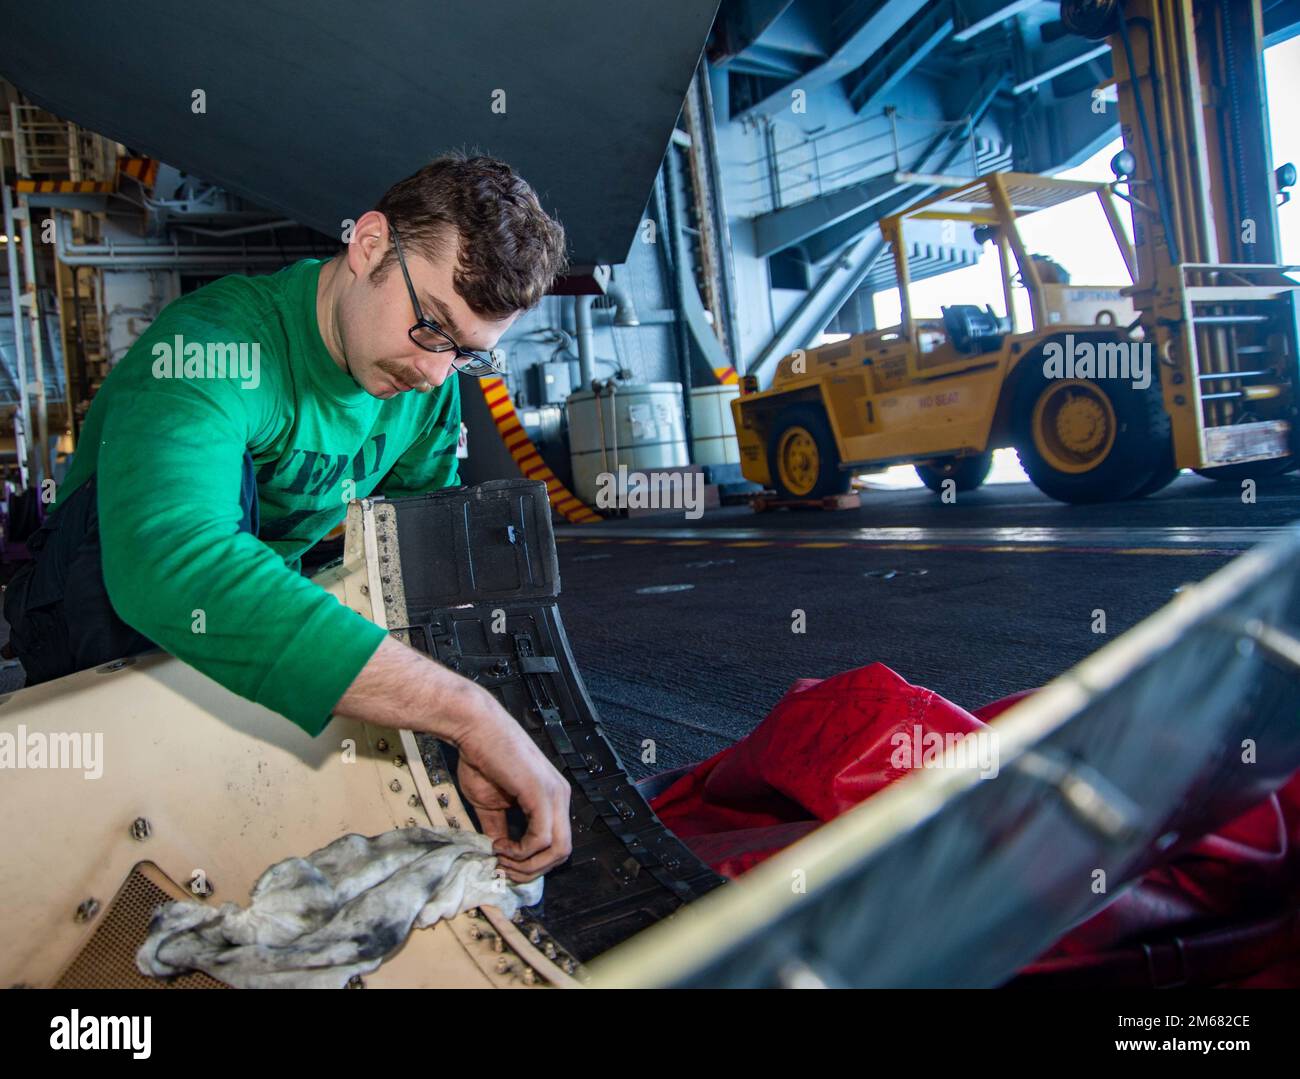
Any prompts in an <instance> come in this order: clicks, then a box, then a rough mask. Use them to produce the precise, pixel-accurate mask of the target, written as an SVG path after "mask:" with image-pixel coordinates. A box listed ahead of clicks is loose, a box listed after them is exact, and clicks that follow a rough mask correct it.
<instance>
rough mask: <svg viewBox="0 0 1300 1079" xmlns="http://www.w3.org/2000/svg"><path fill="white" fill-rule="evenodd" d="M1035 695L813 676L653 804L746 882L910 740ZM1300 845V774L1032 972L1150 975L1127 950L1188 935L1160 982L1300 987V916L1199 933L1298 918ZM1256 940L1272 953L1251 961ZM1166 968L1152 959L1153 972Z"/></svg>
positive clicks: (1258, 948)
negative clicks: (958, 692)
mask: <svg viewBox="0 0 1300 1079" xmlns="http://www.w3.org/2000/svg"><path fill="white" fill-rule="evenodd" d="M1028 692H1032V691H1026V692H1025V693H1018V694H1015V695H1014V696H1012V697H1006V698H1004V699H1002V700H1000V701H997V702H995V703H994V704H990V705H987V706H985V707H984V708H981V709H979V710H978V711H976V712H967V711H966V710H965V709H964V708H960V707H958V706H957V705H955V704H953V703H952V702H951V701H948V700H945V699H944V698H943V697H941V696H939V694H937V693H935V692H933V691H931V690H928V689H924V688H922V687H921V686H914V685H911V684H909V683H908V682H906V681H905V680H904V679H902V678H901V677H899V675H897V674H896V673H895V672H894V671H892V670H890V669H889V668H888V667H886V666H884V665H883V664H880V663H873V664H871V665H869V666H867V667H859V668H858V669H856V670H852V671H846V672H844V673H843V674H837V675H835V676H834V677H832V678H827V679H824V680H821V679H808V678H806V679H801V680H800V681H798V682H796V683H795V684H794V685H793V686H792V687H791V688H790V690H789V692H787V693H786V695H785V696H784V697H782V698H781V700H780V701H778V702H777V704H776V706H775V707H774V708H773V709H772V711H771V712H770V713H769V714H768V716H767V718H766V719H764V720H763V722H762V723H760V724H759V725H758V727H757V728H755V729H754V731H753V732H752V733H750V734H749V735H748V736H747V737H745V738H743V739H741V740H740V741H739V742H737V743H736V744H735V745H733V746H730V747H729V748H727V749H724V750H723V751H722V752H720V753H718V754H716V755H715V756H713V757H710V758H709V759H708V760H706V761H704V762H702V763H701V764H699V765H697V766H696V767H695V768H694V769H692V770H691V772H690V773H688V774H687V775H685V776H683V777H682V778H681V779H679V780H677V781H676V782H675V783H674V784H673V785H672V786H671V787H669V788H668V789H667V790H665V791H664V792H663V793H662V794H661V795H660V796H659V797H658V798H656V799H655V800H654V802H653V807H654V810H655V812H656V813H658V814H659V817H660V819H661V820H662V821H663V822H664V824H665V825H667V826H668V827H669V828H670V829H672V830H673V831H674V832H675V833H676V834H677V835H678V836H680V837H681V838H682V839H683V840H684V841H685V842H686V843H687V844H688V845H689V846H690V847H691V849H692V850H694V851H695V852H696V853H697V854H698V855H699V856H700V857H701V858H702V859H703V860H704V861H705V862H707V863H708V864H709V865H711V866H712V867H713V868H714V869H716V870H717V871H718V872H719V873H722V874H724V875H725V876H728V877H737V876H739V875H741V874H742V873H744V872H745V871H746V870H748V869H750V868H752V867H753V866H755V865H757V864H758V863H759V862H761V861H763V860H764V859H765V858H768V857H770V856H771V855H773V854H775V853H776V852H777V851H779V850H781V849H782V848H783V847H785V846H787V845H789V844H790V843H793V842H794V841H795V840H797V839H799V838H800V837H802V836H803V835H805V834H807V833H808V832H810V831H812V830H813V829H814V828H816V827H818V826H819V825H820V824H822V823H823V822H825V821H828V820H831V819H832V818H834V817H837V816H839V814H841V813H843V812H844V811H845V810H847V809H851V808H852V807H853V806H855V805H857V804H858V803H859V802H862V801H865V800H866V799H867V798H870V797H871V796H872V795H873V794H875V793H876V792H877V791H879V790H881V789H882V788H884V787H886V786H888V785H889V784H890V783H892V782H893V781H894V780H896V779H898V778H899V777H900V776H903V775H905V774H906V773H907V772H908V771H910V770H911V768H912V767H916V766H919V765H920V763H921V761H920V760H914V759H912V758H913V757H914V756H915V754H913V753H912V752H911V751H910V747H913V746H918V747H919V746H921V745H925V746H930V745H933V744H934V739H932V738H929V739H927V736H930V735H940V736H943V735H964V734H973V733H977V732H979V731H983V730H987V729H988V727H987V725H988V722H989V721H990V720H992V719H993V717H994V716H996V715H997V714H998V713H1000V712H1002V711H1005V710H1006V709H1007V708H1009V707H1010V706H1011V705H1012V704H1014V703H1016V701H1018V700H1019V699H1020V698H1022V697H1024V696H1026V695H1027V693H1028ZM1298 852H1300V775H1297V776H1296V777H1293V778H1292V779H1291V781H1290V782H1289V783H1288V784H1287V786H1285V787H1283V788H1282V789H1281V790H1280V791H1279V792H1278V793H1277V794H1274V795H1271V796H1270V797H1269V798H1268V799H1266V800H1265V801H1263V802H1261V803H1260V804H1259V805H1257V806H1255V807H1254V808H1253V809H1251V810H1250V811H1249V812H1247V813H1245V814H1243V815H1242V816H1240V817H1238V818H1237V819H1236V820H1234V821H1232V822H1230V823H1229V824H1227V825H1225V826H1224V827H1222V828H1220V829H1219V830H1218V831H1217V832H1214V833H1212V834H1210V835H1207V836H1205V837H1203V838H1202V839H1201V840H1200V842H1199V843H1197V844H1196V846H1194V847H1193V848H1191V849H1189V850H1187V851H1185V852H1184V853H1181V854H1179V855H1177V856H1176V857H1175V858H1174V859H1173V860H1171V861H1170V862H1169V863H1167V864H1166V865H1164V866H1162V867H1161V868H1159V869H1156V870H1153V871H1151V872H1149V873H1147V874H1146V875H1145V876H1144V877H1143V878H1142V880H1141V882H1139V884H1138V885H1137V886H1136V887H1134V888H1131V889H1129V890H1127V891H1124V892H1122V893H1121V895H1120V896H1119V897H1118V898H1117V899H1116V900H1115V901H1114V902H1112V903H1111V904H1110V905H1109V906H1107V907H1106V908H1105V909H1104V910H1102V911H1101V912H1099V913H1098V914H1097V915H1095V916H1094V917H1093V918H1091V919H1090V920H1089V921H1087V922H1085V923H1083V924H1082V925H1080V926H1078V927H1076V928H1075V929H1074V930H1073V931H1071V932H1070V933H1069V934H1068V935H1067V936H1066V937H1064V938H1063V939H1062V940H1060V941H1059V942H1058V943H1057V944H1056V945H1055V946H1054V947H1053V948H1052V949H1051V950H1050V951H1049V952H1048V953H1047V954H1046V955H1045V956H1043V957H1042V958H1041V959H1040V960H1039V962H1038V963H1037V964H1035V965H1034V966H1033V967H1030V968H1028V969H1027V971H1026V974H1028V975H1031V976H1034V975H1037V976H1043V975H1045V974H1048V973H1052V974H1059V975H1060V976H1062V977H1064V976H1068V975H1070V974H1071V973H1073V975H1074V976H1075V977H1076V978H1079V977H1090V978H1091V980H1092V982H1093V983H1097V982H1098V981H1101V982H1104V981H1105V980H1107V979H1110V980H1111V981H1117V982H1124V981H1125V980H1126V979H1127V980H1129V981H1131V980H1132V979H1133V978H1134V977H1136V976H1137V975H1134V973H1133V970H1132V964H1131V963H1130V962H1128V960H1127V959H1126V956H1131V954H1134V953H1132V948H1133V942H1135V941H1142V940H1145V939H1147V938H1150V939H1151V940H1157V939H1171V938H1172V937H1173V936H1174V934H1175V931H1177V932H1180V933H1183V934H1184V937H1185V939H1184V941H1182V942H1180V943H1179V944H1178V945H1177V946H1176V947H1177V956H1176V958H1177V963H1176V964H1175V967H1177V968H1178V969H1175V970H1173V971H1172V972H1166V971H1164V970H1163V968H1162V969H1159V970H1155V971H1154V973H1153V974H1152V980H1154V981H1156V982H1162V981H1165V980H1178V978H1180V977H1182V975H1183V974H1186V973H1187V970H1186V969H1184V968H1188V967H1194V968H1196V971H1198V972H1199V973H1198V974H1197V976H1198V977H1202V978H1205V979H1208V980H1209V981H1211V982H1220V983H1222V982H1224V981H1227V980H1235V981H1236V982H1237V983H1238V984H1247V983H1246V981H1245V980H1244V979H1246V978H1247V977H1248V976H1249V975H1256V976H1255V977H1254V978H1253V980H1251V981H1250V982H1249V984H1256V985H1263V984H1270V985H1273V984H1292V985H1300V956H1298V955H1297V954H1291V955H1290V957H1289V958H1288V957H1287V953H1289V952H1293V950H1295V951H1296V952H1300V918H1296V917H1292V918H1291V919H1290V921H1289V923H1288V924H1286V925H1282V926H1281V927H1280V928H1277V927H1275V928H1274V930H1273V931H1272V933H1271V935H1269V934H1265V935H1264V936H1263V937H1259V936H1258V934H1257V935H1255V936H1250V935H1249V934H1247V936H1244V937H1243V936H1242V935H1241V934H1238V935H1237V937H1235V938H1231V939H1227V940H1224V941H1208V940H1207V941H1205V942H1204V943H1203V944H1202V945H1200V946H1199V947H1200V949H1201V950H1200V952H1197V950H1196V949H1197V947H1198V945H1197V944H1196V942H1195V941H1194V940H1192V939H1191V937H1190V936H1188V935H1187V933H1186V931H1187V930H1188V929H1189V927H1193V926H1195V927H1196V928H1197V930H1198V931H1199V929H1200V928H1202V927H1204V926H1206V925H1221V924H1223V923H1224V922H1228V923H1234V924H1242V923H1244V920H1250V919H1255V920H1259V919H1260V918H1263V917H1264V916H1265V915H1273V914H1285V913H1286V912H1288V911H1289V912H1290V913H1291V914H1295V912H1296V909H1297V906H1298V905H1300V853H1298ZM1119 883H1122V882H1115V884H1119ZM1283 920H1284V921H1285V919H1283ZM1125 946H1127V947H1128V948H1129V952H1125V951H1123V948H1124V947H1125ZM1117 949H1118V950H1117ZM1252 949H1253V951H1254V952H1255V953H1258V954H1259V961H1258V962H1251V961H1249V959H1248V957H1247V956H1246V953H1247V952H1249V951H1251V950H1252ZM1189 951H1190V953H1191V958H1190V960H1189V958H1188V954H1187V953H1188V952H1189ZM1140 954H1145V953H1140ZM1198 955H1199V958H1198ZM1155 963H1156V960H1154V959H1152V958H1151V957H1150V956H1147V957H1146V958H1145V960H1144V962H1143V968H1144V970H1145V968H1146V967H1152V966H1153V965H1155ZM1216 964H1217V965H1216ZM1265 968H1269V969H1268V970H1267V972H1265ZM1180 971H1181V973H1180Z"/></svg>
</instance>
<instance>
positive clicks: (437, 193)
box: [5, 153, 571, 881]
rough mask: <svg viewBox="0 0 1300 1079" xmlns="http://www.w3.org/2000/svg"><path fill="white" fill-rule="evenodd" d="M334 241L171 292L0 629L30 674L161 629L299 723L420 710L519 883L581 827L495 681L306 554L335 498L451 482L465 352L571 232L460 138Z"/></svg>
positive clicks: (122, 370)
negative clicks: (287, 262) (513, 819)
mask: <svg viewBox="0 0 1300 1079" xmlns="http://www.w3.org/2000/svg"><path fill="white" fill-rule="evenodd" d="M347 240H348V242H347V247H346V249H345V250H344V251H343V252H341V253H340V254H338V255H336V256H335V257H334V258H332V259H330V260H328V261H319V260H307V261H303V262H299V263H297V264H295V265H292V266H289V267H287V268H285V269H284V270H281V271H280V272H278V273H275V274H271V275H267V276H262V277H239V276H231V277H225V278H222V279H221V280H219V281H215V282H213V283H212V284H210V285H207V286H205V287H203V288H201V289H199V290H197V291H196V292H193V293H191V294H189V295H186V296H183V297H181V298H180V299H178V300H176V301H175V302H173V303H172V304H170V305H169V306H168V307H167V308H165V309H164V310H163V311H162V312H161V314H160V315H159V316H158V318H157V319H156V320H155V321H154V323H153V324H152V325H151V326H150V327H149V329H148V330H147V331H146V332H145V333H144V334H143V335H142V336H141V337H140V338H139V340H138V341H137V342H136V343H135V344H134V345H133V346H132V347H131V349H130V350H129V351H128V352H127V354H126V356H125V357H124V358H123V359H122V361H121V362H120V363H119V364H118V365H117V366H116V367H115V368H114V369H113V371H112V373H111V374H110V375H109V377H108V378H107V379H106V380H105V382H104V385H103V386H102V388H101V389H100V391H99V392H98V394H96V396H95V399H94V402H93V403H92V405H91V408H90V411H89V412H88V414H87V416H86V422H85V425H84V427H83V429H82V433H81V439H80V444H79V446H78V449H77V452H76V454H75V457H74V460H73V462H72V465H71V468H70V469H69V472H68V475H67V478H66V479H65V481H64V482H63V484H62V485H61V487H60V489H59V492H58V501H57V504H56V512H55V513H54V514H53V515H52V517H51V519H50V522H49V524H48V526H47V528H46V529H43V530H42V531H43V533H44V536H43V538H42V540H41V542H40V543H36V544H33V546H34V547H37V548H39V550H38V553H37V557H36V561H35V565H34V568H33V572H32V573H31V574H29V575H28V577H26V578H25V579H24V580H23V581H22V582H19V581H17V579H16V581H15V585H16V587H15V588H11V593H12V594H10V595H7V596H6V603H5V613H6V616H7V617H8V618H9V620H10V623H11V626H12V628H13V637H12V643H13V645H14V647H15V651H16V652H17V654H18V656H19V658H20V659H23V660H24V665H25V667H26V669H27V672H28V676H29V677H28V680H29V684H30V683H31V682H33V681H40V680H44V679H45V678H48V677H53V676H57V675H58V674H62V673H67V672H68V671H69V670H77V669H82V668H84V667H86V666H90V665H93V664H95V663H98V662H103V661H104V660H105V659H111V658H114V657H115V656H117V655H120V654H123V649H124V650H125V651H132V650H134V651H138V650H140V649H141V648H144V647H148V646H149V644H150V643H156V644H157V645H159V646H160V647H162V648H163V649H165V650H166V651H168V652H170V653H171V654H172V655H175V656H177V657H179V658H180V659H182V660H184V661H185V662H187V663H189V664H191V665H192V666H194V667H196V668H197V669H198V670H200V671H202V672H203V673H205V674H207V675H208V676H210V677H211V678H213V679H214V680H215V681H217V682H219V683H220V684H221V685H223V686H225V687H227V688H228V689H230V690H232V691H234V692H236V693H238V694H240V695H241V696H244V697H247V698H249V699H251V700H254V701H257V702H258V703H260V704H264V705H266V706H267V707H269V708H272V709H274V710H275V711H278V712H280V713H282V714H283V715H285V716H287V717H288V718H289V719H291V720H292V721H293V722H295V723H297V724H298V725H300V726H301V727H303V728H304V729H305V730H307V731H308V732H310V733H311V734H318V733H319V732H320V731H321V730H322V729H323V728H324V726H325V725H326V724H327V723H328V722H329V719H330V717H331V716H332V715H341V716H346V717H351V718H355V719H359V720H364V721H366V722H371V723H376V724H381V725H384V726H389V727H398V728H409V729H413V730H419V731H428V732H431V733H433V734H435V735H437V736H438V737H440V738H443V739H446V740H447V741H449V742H451V743H453V744H454V745H456V746H457V748H458V750H459V755H460V773H459V779H460V781H461V786H462V789H463V791H464V793H465V795H466V797H467V798H468V800H469V801H470V802H471V804H472V805H473V806H474V807H475V810H476V812H477V814H478V816H479V819H480V821H481V823H482V825H483V827H484V829H485V831H486V832H487V833H488V834H489V835H490V836H492V838H493V839H494V840H495V846H496V848H497V852H498V856H499V859H500V862H501V864H502V866H503V868H504V869H505V870H506V872H507V874H508V875H509V876H510V877H511V878H512V879H515V880H520V881H522V880H531V879H533V878H534V877H536V876H537V875H539V874H540V873H543V872H545V871H546V870H548V869H550V868H552V867H553V866H555V865H557V864H559V862H561V861H563V860H564V859H565V858H567V857H568V855H569V852H570V849H571V837H570V831H569V816H568V800H569V788H568V784H567V783H566V782H565V780H564V778H563V777H562V776H561V775H560V774H559V773H558V772H557V771H556V770H555V769H554V768H553V767H552V766H551V765H550V763H549V762H548V761H547V760H546V759H545V757H544V756H543V755H542V754H541V752H540V751H538V750H537V748H536V747H535V746H534V745H533V743H532V741H531V740H530V739H529V738H528V736H527V735H526V734H525V733H524V732H523V731H522V729H521V728H520V727H519V725H518V724H517V723H516V722H515V721H514V720H513V719H512V718H511V717H510V715H509V714H508V713H507V712H506V711H505V710H504V709H503V708H502V707H501V706H500V705H499V704H498V703H497V702H496V699H495V698H494V697H492V695H491V694H490V693H488V692H487V691H486V690H484V689H482V688H481V687H479V686H477V685H475V684H474V683H472V682H470V681H469V680H468V679H466V678H464V677H462V676H460V675H458V674H455V673H453V672H451V671H450V670H448V669H446V668H445V667H443V666H441V665H440V664H438V663H436V662H435V661H433V660H431V659H429V658H428V657H427V656H424V655H423V654H421V653H418V652H416V651H415V650H413V649H411V648H409V647H407V646H406V645H403V644H401V643H399V642H398V641H396V640H393V639H392V638H390V637H389V636H388V635H387V633H386V632H385V630H384V629H383V628H381V627H379V626H377V625H375V624H373V623H371V622H368V621H366V620H365V619H363V618H362V617H361V616H359V615H358V614H356V613H355V612H353V611H351V610H350V609H348V608H347V607H345V606H343V605H342V604H340V603H339V602H338V601H337V600H336V599H335V598H334V597H333V596H332V595H331V594H329V593H327V592H325V591H324V590H323V589H321V588H320V587H319V586H317V585H315V584H313V583H312V582H311V581H309V580H308V579H306V578H305V577H303V576H302V575H301V574H300V573H299V572H298V564H299V559H300V558H301V556H302V554H303V552H305V551H306V550H307V549H308V548H310V547H311V546H312V545H313V544H315V543H316V542H317V541H319V540H320V539H321V537H322V536H324V535H325V533H326V532H328V531H329V530H330V529H331V528H333V527H334V526H335V525H337V524H338V523H339V522H340V521H341V520H342V519H343V517H344V515H345V512H346V507H347V503H348V501H349V500H351V499H353V498H363V497H366V496H367V495H370V494H371V493H372V492H374V493H379V494H382V495H384V496H386V497H390V498H392V497H401V496H406V495H414V494H420V493H423V492H426V491H430V490H435V489H438V488H441V487H447V486H454V485H456V484H457V483H458V482H459V481H458V478H457V469H456V444H457V440H458V438H459V434H460V398H459V395H458V394H459V391H458V384H457V379H456V377H454V376H453V369H455V370H463V371H465V373H467V374H485V373H491V372H492V370H493V367H492V361H491V359H490V356H489V355H488V353H489V350H491V349H492V348H493V347H494V346H495V345H496V343H497V341H498V340H499V338H500V337H501V335H502V334H503V333H504V332H505V331H506V329H507V328H508V327H509V326H510V325H511V323H512V322H513V321H514V320H515V318H516V317H517V316H518V315H519V313H520V312H521V311H524V310H527V309H528V308H530V307H532V306H534V305H535V304H536V303H537V302H538V301H539V300H540V299H541V297H542V296H543V295H544V294H545V292H546V291H547V289H548V288H549V287H550V285H551V283H552V282H553V281H554V279H555V277H556V276H557V275H558V274H559V273H561V272H563V270H564V268H565V259H564V232H563V229H562V228H561V227H560V225H559V224H558V223H557V222H555V221H553V220H552V219H551V218H549V217H548V216H547V215H546V214H545V212H544V211H543V210H542V208H541V206H540V205H539V204H538V201H537V197H536V195H535V194H534V192H533V191H532V189H531V188H530V187H529V186H528V185H527V184H526V183H525V182H524V181H523V180H522V179H520V178H519V177H518V176H517V175H516V174H515V173H514V172H513V170H511V169H510V167H509V166H508V165H506V164H504V163H503V162H500V161H496V160H494V159H492V158H488V157H482V156H478V157H468V156H466V155H464V154H459V153H457V154H451V155H447V156H444V157H442V158H439V159H437V160H435V161H434V162H432V163H431V164H430V165H428V166H426V167H425V168H423V169H421V170H420V171H419V172H418V173H416V174H415V175H414V176H411V177H409V178H408V179H406V180H403V181H402V182H401V183H398V184H396V185H395V186H394V187H392V188H391V189H390V190H389V191H388V192H387V193H386V194H385V195H384V197H383V198H382V199H381V200H380V202H379V205H378V207H377V208H376V209H374V210H371V211H369V212H367V213H365V214H363V215H362V216H361V217H360V218H359V219H358V220H357V221H356V222H355V224H354V225H353V227H352V229H351V234H350V236H349V237H347ZM79 491H80V492H81V494H80V497H78V492H79ZM101 566H102V574H101V573H100V572H99V571H100V567H101ZM105 597H106V598H105ZM110 603H111V607H110V606H109V604H110ZM33 612H35V613H34V614H33ZM119 620H120V621H119ZM87 627H90V628H89V629H87ZM87 634H89V635H90V639H89V641H87V640H86V639H85V638H86V635H87ZM78 635H80V637H79V636H78ZM124 641H126V642H129V644H130V647H127V646H126V645H124V644H123V642H124ZM105 649H108V653H109V654H95V653H96V651H100V652H102V651H104V650H105ZM113 649H118V650H116V651H114V650H113ZM51 656H54V657H55V658H54V659H51V658H50V657H51ZM67 657H71V658H70V659H69V658H67ZM514 805H517V806H518V807H519V808H520V809H521V810H522V811H523V812H524V814H525V815H526V816H527V818H528V822H529V826H528V831H527V833H526V834H525V835H524V837H523V838H522V839H521V840H518V841H515V840H511V839H510V837H509V835H508V833H507V830H506V823H505V816H506V810H507V809H509V808H510V807H511V806H514Z"/></svg>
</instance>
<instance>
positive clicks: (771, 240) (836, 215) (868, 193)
mask: <svg viewBox="0 0 1300 1079" xmlns="http://www.w3.org/2000/svg"><path fill="white" fill-rule="evenodd" d="M897 190H898V181H897V180H895V179H894V170H893V169H891V170H890V171H889V172H886V173H883V174H881V175H880V176H873V177H872V178H871V179H870V180H864V181H862V183H857V184H851V185H849V186H848V187H842V188H840V189H839V190H838V191H831V192H829V193H827V194H825V195H821V196H819V197H818V198H814V199H809V200H808V201H807V202H800V203H796V204H795V205H794V206H785V207H782V208H781V209H779V210H772V211H770V212H769V213H765V214H761V215H759V216H758V217H756V218H755V219H754V244H755V250H754V253H755V254H756V255H758V256H759V257H762V258H765V257H766V256H768V255H773V254H775V253H776V252H778V251H780V250H781V249H782V248H785V247H789V246H791V245H792V244H797V243H799V242H800V241H801V240H805V239H807V238H808V237H809V236H813V235H815V234H817V233H819V232H821V231H822V230H823V229H826V228H829V227H830V226H832V225H836V224H838V223H839V222H841V221H844V220H845V219H847V218H850V217H853V216H854V215H856V214H860V213H862V212H863V211H864V210H869V209H871V207H873V206H876V205H878V204H879V203H880V202H881V201H882V200H884V199H887V198H889V196H890V195H892V194H893V193H894V192H895V191H897Z"/></svg>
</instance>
